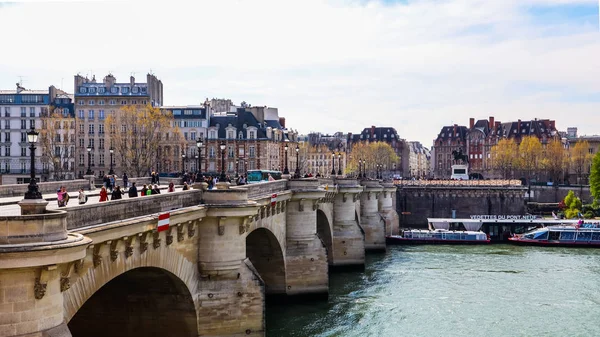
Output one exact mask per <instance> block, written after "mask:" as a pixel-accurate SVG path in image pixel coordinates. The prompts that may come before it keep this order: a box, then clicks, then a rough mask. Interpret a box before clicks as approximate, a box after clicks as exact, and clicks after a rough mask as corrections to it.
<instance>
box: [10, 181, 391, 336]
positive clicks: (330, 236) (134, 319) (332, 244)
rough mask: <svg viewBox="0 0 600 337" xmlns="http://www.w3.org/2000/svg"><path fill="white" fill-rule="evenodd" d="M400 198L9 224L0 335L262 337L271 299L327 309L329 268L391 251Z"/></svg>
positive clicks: (334, 185) (236, 197) (259, 201)
mask: <svg viewBox="0 0 600 337" xmlns="http://www.w3.org/2000/svg"><path fill="white" fill-rule="evenodd" d="M395 190H396V188H395V187H394V186H393V184H389V183H383V182H380V181H357V180H353V179H334V180H329V181H327V180H321V181H319V180H316V179H302V180H280V181H275V182H269V183H261V184H255V185H248V186H240V187H232V188H229V186H227V185H226V184H223V185H221V186H219V189H215V190H206V189H205V186H202V185H198V186H195V187H194V189H192V190H189V191H181V192H174V193H167V194H160V195H152V196H144V197H138V198H132V199H123V200H116V201H110V202H106V203H102V204H94V205H80V206H76V207H70V208H68V209H66V210H54V211H52V210H45V211H43V212H40V213H39V214H29V215H21V216H13V217H8V216H5V217H0V336H52V337H62V336H86V337H95V336H113V337H117V336H264V334H265V310H264V307H265V297H266V296H267V295H279V296H303V297H305V296H315V297H324V298H326V297H327V294H328V279H329V274H328V273H329V267H336V266H340V267H341V266H344V267H347V266H354V267H359V268H361V267H364V263H365V250H385V236H386V235H389V234H390V233H397V231H398V215H397V214H396V211H395V207H394V205H393V196H394V194H395ZM167 212H168V213H169V227H168V229H166V230H162V231H158V230H157V223H158V216H159V214H164V213H167Z"/></svg>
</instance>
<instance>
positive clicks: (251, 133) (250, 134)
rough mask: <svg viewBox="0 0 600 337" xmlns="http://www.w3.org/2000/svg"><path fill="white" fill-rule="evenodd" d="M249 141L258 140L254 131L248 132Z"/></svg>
mask: <svg viewBox="0 0 600 337" xmlns="http://www.w3.org/2000/svg"><path fill="white" fill-rule="evenodd" d="M248 139H256V135H255V133H254V131H249V132H248Z"/></svg>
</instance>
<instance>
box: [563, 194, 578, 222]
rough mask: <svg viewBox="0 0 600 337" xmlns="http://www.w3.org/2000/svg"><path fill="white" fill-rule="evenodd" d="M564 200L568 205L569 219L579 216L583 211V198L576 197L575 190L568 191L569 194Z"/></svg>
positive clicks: (566, 214)
mask: <svg viewBox="0 0 600 337" xmlns="http://www.w3.org/2000/svg"><path fill="white" fill-rule="evenodd" d="M563 202H564V204H565V206H566V209H565V217H566V218H567V219H571V218H577V217H578V216H579V213H581V208H582V203H581V199H579V198H578V197H576V196H575V193H573V191H572V190H571V191H569V193H567V196H566V197H565V199H564V200H563Z"/></svg>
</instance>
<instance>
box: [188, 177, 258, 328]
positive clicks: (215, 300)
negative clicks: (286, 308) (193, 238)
mask: <svg viewBox="0 0 600 337" xmlns="http://www.w3.org/2000/svg"><path fill="white" fill-rule="evenodd" d="M204 200H205V202H206V205H207V206H208V211H207V214H206V218H204V219H203V220H202V221H201V222H200V225H199V237H198V267H199V268H198V269H199V271H200V278H201V282H200V283H199V288H200V289H199V290H198V294H197V297H198V300H199V303H200V305H199V306H198V307H197V317H198V335H199V336H238V335H239V336H241V335H244V336H264V333H265V325H264V322H265V318H264V302H265V297H264V282H263V280H262V279H261V277H260V275H259V274H258V272H257V270H256V268H255V267H254V266H253V265H252V263H251V262H250V261H249V260H248V259H247V258H246V236H247V231H248V229H249V228H250V219H251V217H253V216H254V215H255V214H256V213H257V210H258V205H257V203H256V202H254V201H248V193H247V191H246V190H243V189H239V190H233V189H220V190H210V191H207V192H206V193H205V194H204ZM224 313H227V314H224Z"/></svg>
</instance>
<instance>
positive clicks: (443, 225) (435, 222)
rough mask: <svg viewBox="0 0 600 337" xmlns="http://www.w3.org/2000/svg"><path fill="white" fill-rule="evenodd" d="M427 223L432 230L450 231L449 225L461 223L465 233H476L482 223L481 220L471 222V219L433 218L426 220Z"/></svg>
mask: <svg viewBox="0 0 600 337" xmlns="http://www.w3.org/2000/svg"><path fill="white" fill-rule="evenodd" d="M427 222H429V223H430V224H431V225H432V226H433V228H434V229H446V230H448V229H450V223H461V224H463V226H464V227H465V230H467V231H473V232H476V231H478V230H479V229H480V228H481V226H482V225H483V222H482V221H481V220H473V219H435V218H427Z"/></svg>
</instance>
